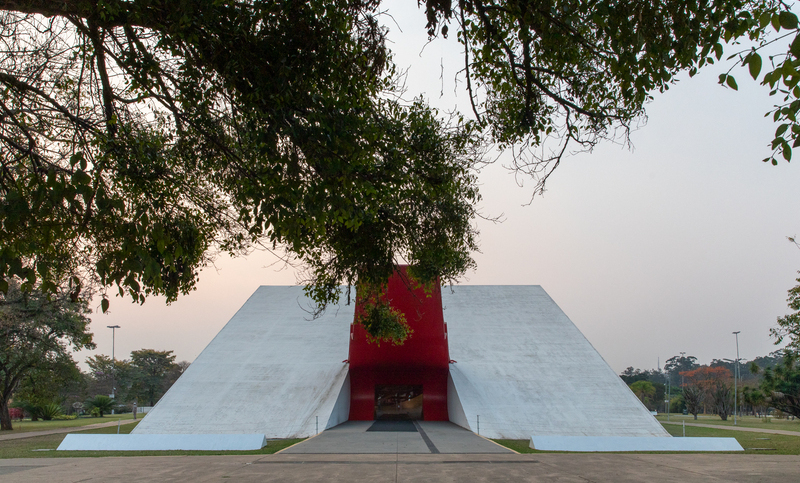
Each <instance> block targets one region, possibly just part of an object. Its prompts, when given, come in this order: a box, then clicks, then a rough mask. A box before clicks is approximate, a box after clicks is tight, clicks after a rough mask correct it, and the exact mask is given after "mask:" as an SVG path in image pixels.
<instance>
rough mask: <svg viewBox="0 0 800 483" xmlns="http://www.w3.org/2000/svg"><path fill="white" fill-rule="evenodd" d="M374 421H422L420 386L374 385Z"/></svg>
mask: <svg viewBox="0 0 800 483" xmlns="http://www.w3.org/2000/svg"><path fill="white" fill-rule="evenodd" d="M375 419H376V420H383V421H414V420H422V419H423V414H422V386H421V385H416V386H414V385H384V384H377V385H375Z"/></svg>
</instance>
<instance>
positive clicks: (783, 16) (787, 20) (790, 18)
mask: <svg viewBox="0 0 800 483" xmlns="http://www.w3.org/2000/svg"><path fill="white" fill-rule="evenodd" d="M778 24H779V25H780V26H781V27H782V28H784V29H786V30H794V29H796V28H797V15H795V14H794V13H792V12H789V11H785V10H784V11H781V12H779V13H778ZM773 25H774V24H773ZM775 30H778V29H777V28H776V29H775Z"/></svg>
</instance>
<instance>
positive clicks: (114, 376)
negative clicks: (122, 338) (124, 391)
mask: <svg viewBox="0 0 800 483" xmlns="http://www.w3.org/2000/svg"><path fill="white" fill-rule="evenodd" d="M106 327H108V328H109V329H111V362H112V363H113V362H114V361H115V360H116V359H115V358H114V345H115V343H116V340H115V336H116V334H115V331H116V329H119V328H120V326H118V325H107V326H106ZM116 385H117V368H116V366H114V369H113V372H112V374H111V399H115V397H116V396H115V394H116V389H117V388H116V387H115V386H116ZM111 414H114V413H113V412H112V413H111Z"/></svg>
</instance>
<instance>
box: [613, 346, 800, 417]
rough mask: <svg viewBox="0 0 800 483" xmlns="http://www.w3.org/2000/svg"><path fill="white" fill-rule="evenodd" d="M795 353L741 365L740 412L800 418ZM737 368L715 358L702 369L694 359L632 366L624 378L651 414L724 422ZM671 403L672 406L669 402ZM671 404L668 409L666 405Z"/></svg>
mask: <svg viewBox="0 0 800 483" xmlns="http://www.w3.org/2000/svg"><path fill="white" fill-rule="evenodd" d="M797 362H798V356H797V354H795V353H794V352H792V351H791V350H785V349H781V350H777V351H774V352H772V353H770V354H769V355H766V356H761V357H756V358H755V359H753V360H752V361H749V362H748V361H745V360H740V361H739V381H738V387H737V391H738V397H737V398H736V399H737V401H736V402H737V403H738V407H737V409H738V413H739V414H753V415H757V416H763V415H766V414H767V413H768V412H770V411H774V410H777V411H780V412H779V413H777V414H779V415H782V414H786V415H791V416H793V417H800V367H798V364H797ZM735 372H736V363H735V362H734V361H730V360H723V359H713V360H712V361H711V363H710V364H704V365H701V364H698V363H697V358H696V357H694V356H685V355H683V354H681V355H680V356H674V357H671V358H669V359H667V361H666V363H665V364H664V368H663V369H661V368H659V369H646V370H642V369H634V368H633V367H628V368H627V369H625V370H624V371H622V373H621V374H620V378H621V379H622V380H623V381H625V383H626V384H628V386H629V387H630V388H631V391H633V393H634V394H636V396H637V397H638V398H639V399H640V400H641V401H642V403H643V404H644V405H645V406H647V408H648V409H650V410H660V411H664V410H666V409H667V407H668V408H669V411H670V412H681V411H684V410H685V411H686V412H687V413H688V414H692V415H694V417H695V419H697V415H698V414H700V413H703V414H716V415H718V416H719V417H720V418H721V419H722V420H727V418H728V416H730V415H731V414H733V412H734V374H735ZM667 399H669V402H668V403H667V402H666V401H667ZM667 404H669V406H667Z"/></svg>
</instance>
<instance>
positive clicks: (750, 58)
mask: <svg viewBox="0 0 800 483" xmlns="http://www.w3.org/2000/svg"><path fill="white" fill-rule="evenodd" d="M742 64H746V65H747V66H748V69H749V71H750V76H751V77H752V78H753V80H756V79H758V75H759V74H760V73H761V56H760V55H759V54H757V53H755V52H751V53H750V54H748V55H747V56H746V57H745V58H744V61H742Z"/></svg>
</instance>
